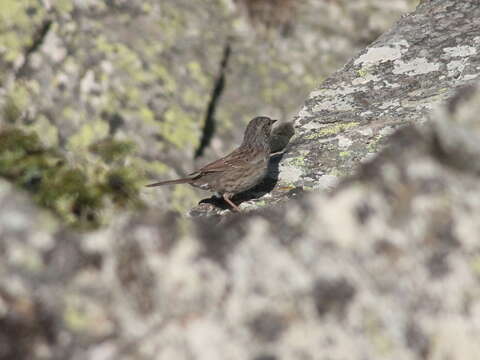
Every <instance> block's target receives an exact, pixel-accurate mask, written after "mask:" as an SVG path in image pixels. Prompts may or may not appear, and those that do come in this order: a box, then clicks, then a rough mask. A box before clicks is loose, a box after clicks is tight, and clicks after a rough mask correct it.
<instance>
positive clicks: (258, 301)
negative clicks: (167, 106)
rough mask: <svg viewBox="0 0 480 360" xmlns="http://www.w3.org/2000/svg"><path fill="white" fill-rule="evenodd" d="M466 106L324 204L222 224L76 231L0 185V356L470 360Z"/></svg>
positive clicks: (455, 107)
mask: <svg viewBox="0 0 480 360" xmlns="http://www.w3.org/2000/svg"><path fill="white" fill-rule="evenodd" d="M459 97H460V98H458V97H455V98H454V100H453V101H451V102H450V103H449V104H448V105H447V106H446V107H445V108H443V109H442V110H439V111H438V113H439V114H441V116H437V115H432V119H431V120H430V121H429V123H428V124H426V125H425V126H423V128H421V129H419V128H417V127H414V126H407V127H404V128H403V129H401V130H400V131H397V132H396V133H395V134H394V135H393V136H392V137H391V138H390V141H389V144H388V146H387V148H386V149H384V150H383V151H381V152H380V154H379V155H378V156H377V157H376V158H375V159H373V160H372V161H371V162H369V163H367V164H363V165H361V167H360V169H359V171H358V172H357V173H355V174H353V175H352V176H351V177H349V178H348V179H345V180H343V181H342V182H341V183H340V184H339V185H338V186H337V187H336V188H335V190H334V191H333V192H331V193H330V194H328V195H327V194H324V193H313V192H311V193H308V194H306V195H305V196H299V198H298V199H296V200H290V201H288V202H284V203H283V204H282V205H280V206H277V207H276V208H274V209H269V210H265V211H262V212H250V213H248V214H245V215H236V216H230V217H221V218H220V220H221V221H220V224H217V225H213V224H212V221H214V220H213V218H201V219H197V220H196V221H195V222H185V219H182V218H181V217H179V216H178V215H176V214H174V213H159V212H158V211H147V212H143V213H141V214H139V215H131V216H125V215H124V216H121V217H119V218H117V220H116V221H115V222H114V224H112V226H110V227H109V228H106V229H103V230H99V231H97V232H94V233H90V234H86V235H81V236H80V235H78V234H75V233H72V232H71V231H68V230H64V229H62V228H61V226H59V224H58V222H56V221H54V220H52V219H51V218H48V217H44V216H45V215H42V214H41V213H40V212H38V210H37V209H35V208H34V207H33V206H32V205H31V204H30V203H29V201H28V200H27V199H26V198H25V196H23V195H21V194H19V193H17V192H15V191H14V190H13V189H12V188H11V186H10V185H8V184H6V183H4V182H2V183H0V208H1V209H2V212H1V216H0V224H1V226H0V247H1V248H2V253H1V254H0V256H1V257H2V261H1V262H0V264H1V271H2V274H3V276H2V278H1V280H0V304H1V306H2V314H1V315H0V323H1V324H2V326H1V327H0V329H1V330H0V338H1V339H3V341H2V343H1V345H0V354H1V355H2V357H3V358H12V357H15V358H17V359H31V358H55V359H56V358H58V359H64V358H73V359H99V358H100V359H117V358H120V357H121V358H122V359H151V358H155V359H172V358H175V359H190V358H195V359H224V358H226V357H227V358H239V359H266V358H268V359H315V358H318V357H319V356H320V357H325V358H327V357H328V358H330V359H345V358H351V359H365V358H392V359H425V358H427V359H444V358H451V359H472V360H473V359H476V357H477V356H478V352H479V351H480V348H479V344H478V336H479V335H480V334H479V329H478V327H477V326H476V324H477V323H478V321H479V320H480V318H479V317H480V312H479V309H480V289H479V288H478V276H479V262H480V244H479V243H478V241H477V238H478V234H479V233H480V223H479V222H478V218H479V216H480V182H479V181H478V177H479V173H478V171H477V168H476V167H475V166H474V167H472V168H469V167H466V166H464V165H463V164H464V162H463V161H464V160H465V156H464V155H463V154H465V153H466V154H470V155H471V154H473V151H478V149H477V150H474V148H471V147H470V145H471V144H474V143H475V141H477V142H478V141H479V139H480V132H479V126H478V123H479V120H478V117H477V116H476V114H477V113H478V104H479V103H480V102H479V99H480V85H479V86H478V87H476V88H470V89H467V90H465V91H462V92H460V93H459ZM447 128H450V130H451V131H450V132H446V131H445V129H447ZM450 133H453V134H461V135H460V136H462V137H465V139H467V140H466V142H465V143H461V142H458V147H456V148H454V149H453V148H450V147H449V146H448V144H449V139H450V138H451V136H450ZM456 138H457V139H459V138H460V137H456ZM472 149H473V150H472ZM457 155H458V156H459V159H458V161H455V159H456V156H457ZM478 156H480V153H477V157H476V158H478ZM459 164H460V165H459ZM12 334H21V335H22V336H12ZM447 344H448V345H447Z"/></svg>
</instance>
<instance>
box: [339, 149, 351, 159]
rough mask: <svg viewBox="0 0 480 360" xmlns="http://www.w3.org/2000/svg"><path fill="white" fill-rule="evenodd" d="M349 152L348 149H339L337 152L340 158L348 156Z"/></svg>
mask: <svg viewBox="0 0 480 360" xmlns="http://www.w3.org/2000/svg"><path fill="white" fill-rule="evenodd" d="M350 154H351V152H350V151H340V153H339V154H338V155H339V156H340V157H341V158H346V157H349V156H350Z"/></svg>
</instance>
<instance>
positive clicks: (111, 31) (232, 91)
mask: <svg viewBox="0 0 480 360" xmlns="http://www.w3.org/2000/svg"><path fill="white" fill-rule="evenodd" d="M269 2H270V1H267V2H266V3H269ZM295 2H296V3H297V4H296V5H297V6H296V7H295V12H294V13H293V12H291V13H289V18H288V26H287V27H288V29H282V28H278V27H264V26H259V25H258V24H257V22H256V21H253V18H252V17H251V16H250V18H249V17H248V16H245V13H244V11H243V10H242V9H244V7H243V6H241V3H242V2H234V1H233V0H207V1H202V2H201V3H197V2H192V1H190V0H167V1H157V0H143V1H134V2H132V1H123V0H120V1H117V0H115V1H103V0H88V1H76V0H59V1H33V0H28V1H21V2H19V1H17V0H3V1H2V4H1V5H0V14H1V15H0V108H2V109H3V111H2V112H3V113H2V115H3V116H0V122H12V123H15V124H16V125H17V126H21V127H22V128H23V127H26V128H28V130H29V131H35V132H37V133H38V134H39V135H40V137H41V140H42V142H44V143H45V144H46V145H47V146H53V147H57V148H58V150H60V151H63V152H66V153H68V155H69V157H70V158H72V162H74V163H78V162H82V163H86V164H91V163H93V162H95V161H98V159H96V158H94V157H92V156H90V152H89V151H88V150H89V149H91V146H94V145H95V144H96V143H98V142H104V141H107V142H108V141H120V142H125V141H127V142H130V143H132V144H134V145H135V147H134V149H135V151H130V152H129V153H128V157H127V158H128V160H125V165H127V166H129V165H130V164H133V166H134V167H135V171H136V172H137V173H138V179H139V180H143V181H145V183H147V181H148V180H147V178H168V177H175V176H179V175H184V174H185V173H188V172H190V171H191V170H192V169H193V168H195V167H197V166H199V165H201V164H204V163H206V162H207V161H208V160H212V159H213V158H215V157H218V156H219V155H221V154H223V153H225V152H227V151H229V150H231V149H232V147H234V144H235V143H238V141H239V138H240V137H241V134H242V132H243V128H244V126H245V125H246V123H247V122H248V120H250V118H251V117H253V116H255V115H262V114H265V115H271V116H275V117H277V118H282V119H290V117H291V115H292V114H294V113H295V112H296V110H297V108H298V107H299V105H300V104H301V102H302V101H303V100H304V99H305V97H306V95H307V94H308V91H310V90H311V88H312V87H313V86H314V84H315V83H316V82H318V81H319V79H322V78H324V77H325V76H326V75H327V74H329V73H330V72H332V71H333V70H334V69H335V68H337V67H338V66H339V64H341V63H343V62H344V61H346V59H348V58H349V57H350V56H351V54H352V53H353V51H355V50H356V49H360V47H361V46H362V42H364V41H365V39H373V38H374V37H375V36H376V35H377V34H378V33H381V32H382V31H384V30H385V29H386V28H387V27H388V26H389V25H390V23H391V22H392V21H393V20H394V19H396V18H397V17H398V16H399V15H400V14H401V13H403V12H405V11H407V10H409V9H411V8H413V4H412V1H409V0H400V1H397V4H396V5H395V6H392V5H386V4H382V1H379V0H362V2H361V3H357V4H351V2H350V1H347V0H342V1H338V2H326V1H320V2H319V1H316V0H311V1H310V0H309V1H307V2H305V3H303V2H297V1H295ZM270 10H271V11H270ZM270 10H269V11H267V13H264V15H262V16H263V22H264V23H272V21H271V20H272V19H273V18H275V16H276V15H275V6H274V7H271V6H270ZM366 10H368V12H369V13H372V15H371V20H369V21H367V20H368V19H367V17H366V16H365V15H363V16H360V14H364V11H366ZM269 14H271V15H269ZM381 14H383V15H381ZM251 15H253V13H251ZM249 19H251V20H252V22H255V24H254V25H253V26H252V25H251V21H250V20H249ZM339 19H341V20H342V30H340V28H339V27H338V26H337V25H338V20H339ZM378 20H381V21H378ZM285 26H286V24H285ZM360 29H361V31H360ZM284 30H286V31H284ZM227 48H228V49H230V56H229V57H228V59H227V60H228V61H227V60H226V61H225V64H224V67H225V69H224V70H225V77H224V84H223V86H220V87H219V88H218V89H219V90H218V92H219V93H212V92H213V89H214V87H215V84H216V82H217V81H219V73H220V72H221V63H222V59H223V56H224V53H225V50H226V49H227ZM287 49H288V50H287ZM216 96H218V98H217V100H216V101H215V104H216V107H215V109H214V110H215V111H214V112H213V114H212V116H213V117H214V119H213V120H214V129H216V131H215V132H214V134H213V135H214V139H213V140H212V142H211V143H209V144H207V148H206V149H205V151H204V155H203V157H201V158H198V159H196V160H194V159H193V157H194V153H195V151H196V149H197V148H198V146H199V143H200V138H201V137H202V136H201V135H202V132H203V131H204V129H203V127H204V121H205V117H206V113H207V109H208V108H209V103H210V102H211V100H212V97H216ZM102 165H103V166H105V167H108V166H110V162H109V161H108V159H104V164H102ZM143 200H144V201H145V202H146V203H148V204H149V205H151V206H157V207H158V206H164V204H169V206H172V207H173V208H175V209H177V210H179V211H185V210H186V209H189V208H191V206H192V205H193V204H195V202H196V201H198V200H199V194H198V193H196V192H195V191H193V190H191V189H190V188H188V187H177V188H173V187H167V188H162V189H155V190H149V191H145V196H144V199H143Z"/></svg>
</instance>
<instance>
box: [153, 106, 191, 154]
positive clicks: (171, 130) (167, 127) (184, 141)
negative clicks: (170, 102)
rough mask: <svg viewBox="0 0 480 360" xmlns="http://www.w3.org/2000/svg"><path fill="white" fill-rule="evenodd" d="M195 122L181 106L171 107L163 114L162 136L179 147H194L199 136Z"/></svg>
mask: <svg viewBox="0 0 480 360" xmlns="http://www.w3.org/2000/svg"><path fill="white" fill-rule="evenodd" d="M195 123H196V122H195V120H194V119H192V118H191V116H190V115H189V114H187V113H186V112H185V111H183V110H182V109H181V108H179V107H172V108H170V109H168V110H167V111H166V112H165V114H164V121H163V123H162V124H161V133H162V136H164V137H165V139H166V140H168V141H169V142H170V143H172V144H174V145H175V146H177V147H179V148H185V147H187V148H188V147H196V146H197V145H198V141H199V139H198V138H199V136H198V129H197V128H196V125H195ZM197 123H198V121H197Z"/></svg>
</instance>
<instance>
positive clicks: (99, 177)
mask: <svg viewBox="0 0 480 360" xmlns="http://www.w3.org/2000/svg"><path fill="white" fill-rule="evenodd" d="M130 146H132V145H131V144H129V145H126V144H125V143H122V142H118V143H111V144H109V145H108V146H107V145H106V144H104V145H103V147H102V146H101V145H98V151H99V152H100V153H101V154H102V155H101V156H105V157H107V158H111V159H118V158H120V157H121V156H124V154H126V150H125V147H127V148H129V147H130ZM88 166H89V167H93V166H96V167H95V169H91V168H90V169H83V168H82V169H81V168H78V167H75V166H72V165H71V164H69V163H68V162H67V161H66V160H65V159H64V158H63V156H62V155H60V154H59V153H58V152H56V151H55V150H53V149H50V148H46V147H44V146H43V144H42V143H41V142H40V140H39V138H38V136H37V135H36V134H35V133H28V132H25V131H23V130H20V129H17V128H6V129H3V130H1V131H0V176H2V177H4V178H6V179H8V180H10V181H11V182H13V183H14V184H16V185H17V186H19V187H21V188H22V189H24V190H26V191H29V192H30V193H31V194H32V195H33V199H34V200H35V201H36V202H37V204H38V205H40V206H42V207H45V208H48V209H50V210H51V211H53V212H54V213H55V214H56V215H58V216H59V217H60V218H61V219H62V220H63V221H64V222H66V223H67V224H68V225H70V226H73V227H75V228H80V229H93V228H96V227H98V226H99V225H100V224H102V223H103V222H104V220H105V219H102V213H103V210H105V209H106V207H107V205H108V204H112V203H113V204H114V205H113V207H114V208H139V207H141V206H142V202H141V201H140V199H139V189H140V186H141V183H140V181H141V180H142V179H141V178H140V179H139V176H138V172H137V171H135V170H134V169H133V168H130V167H129V168H127V167H123V166H111V167H109V168H108V167H105V166H98V165H87V167H88Z"/></svg>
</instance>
